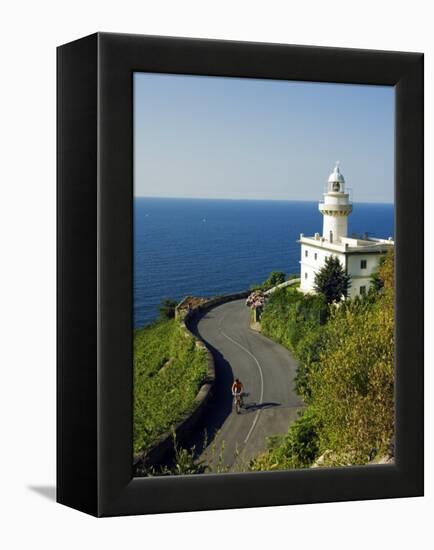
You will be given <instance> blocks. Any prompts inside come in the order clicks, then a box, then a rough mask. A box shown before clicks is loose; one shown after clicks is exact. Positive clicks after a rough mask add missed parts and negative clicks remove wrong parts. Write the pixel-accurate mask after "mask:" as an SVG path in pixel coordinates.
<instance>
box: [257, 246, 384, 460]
mask: <svg viewBox="0 0 434 550" xmlns="http://www.w3.org/2000/svg"><path fill="white" fill-rule="evenodd" d="M393 262H394V259H393V254H392V253H389V254H388V255H387V256H386V258H385V260H384V262H382V264H381V265H380V268H379V270H378V275H377V277H378V280H379V281H380V282H381V284H380V285H378V287H374V288H373V289H372V290H371V291H370V292H369V294H368V295H367V296H366V297H364V298H356V299H354V300H347V301H345V302H341V303H340V304H339V305H331V306H328V318H327V319H326V320H325V318H324V317H323V316H322V315H321V314H320V315H319V314H318V307H319V306H318V304H319V300H320V298H319V297H317V298H316V299H315V298H313V297H312V298H308V299H307V298H306V297H303V296H302V295H300V294H298V295H297V293H296V292H294V291H291V292H288V291H286V292H281V293H280V295H279V296H276V297H275V296H273V299H271V300H270V301H269V302H268V304H267V305H266V307H265V309H264V314H263V317H262V323H263V324H262V327H263V332H264V334H266V335H268V336H270V337H271V338H273V339H275V340H277V341H278V342H281V343H282V344H283V345H285V346H287V347H288V348H289V349H291V350H292V351H293V353H294V354H295V355H296V357H297V359H298V361H299V369H298V374H297V380H296V386H297V390H298V392H299V393H300V394H301V395H302V396H303V397H304V400H305V403H306V409H305V410H304V412H303V413H302V415H301V416H300V418H299V420H298V421H296V422H295V423H294V424H293V425H292V426H291V427H290V429H289V432H288V434H287V435H286V436H285V437H284V438H283V439H282V440H281V441H280V442H278V444H276V442H274V443H273V444H272V445H271V448H270V450H269V451H268V452H267V453H265V454H263V455H262V456H260V457H258V458H257V459H256V460H255V461H254V462H253V464H252V468H253V469H256V470H258V469H259V470H267V469H270V468H271V469H286V468H295V467H303V466H304V467H308V466H310V465H312V463H313V462H314V461H315V460H316V459H318V457H320V456H322V463H323V464H333V465H341V464H364V463H366V462H368V461H369V460H370V459H371V458H372V456H373V453H374V454H375V453H379V454H387V452H388V450H389V447H390V444H391V440H392V437H393V431H394V423H393V422H394V420H393V417H394V367H393V363H394V361H393V352H394V307H393V302H394V291H393V288H394V281H393V273H394V264H393ZM276 294H277V293H276ZM317 300H318V302H317ZM311 309H312V315H311V316H309V315H307V314H306V310H307V311H309V310H311ZM320 311H321V310H320ZM300 312H304V313H303V315H301V313H300Z"/></svg>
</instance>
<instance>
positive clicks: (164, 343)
mask: <svg viewBox="0 0 434 550" xmlns="http://www.w3.org/2000/svg"><path fill="white" fill-rule="evenodd" d="M206 376H207V356H206V352H205V351H204V350H203V349H201V348H198V347H197V346H196V344H195V340H194V339H193V337H192V336H190V335H187V334H186V333H185V331H184V330H183V329H182V328H181V326H180V324H179V323H178V321H176V320H175V319H170V320H162V321H159V322H157V323H154V324H153V325H150V326H147V327H145V328H143V329H140V330H136V331H135V333H134V452H135V453H137V452H140V451H146V449H148V448H149V447H150V446H151V445H152V444H153V443H154V442H155V441H156V440H157V439H158V437H159V436H160V435H161V434H163V433H164V432H165V431H166V430H168V429H169V428H170V427H171V426H172V425H173V424H175V423H177V422H178V421H179V420H181V419H182V417H183V416H184V415H185V414H186V413H187V412H188V411H190V410H191V409H192V408H193V405H194V399H195V397H196V394H197V392H198V390H199V388H200V386H201V385H202V383H203V382H204V380H205V378H206Z"/></svg>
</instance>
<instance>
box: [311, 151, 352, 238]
mask: <svg viewBox="0 0 434 550" xmlns="http://www.w3.org/2000/svg"><path fill="white" fill-rule="evenodd" d="M318 208H319V211H320V212H321V214H322V215H323V216H324V223H323V231H322V235H323V237H324V238H325V239H328V241H329V242H330V243H333V242H339V240H340V239H341V238H342V237H346V236H347V232H348V216H349V214H351V212H352V210H353V206H352V204H350V201H349V195H348V193H345V179H344V176H343V175H342V174H341V173H340V171H339V161H338V162H336V166H335V169H334V170H333V172H332V173H331V174H330V176H329V179H328V182H327V192H326V193H324V202H320V203H319V206H318Z"/></svg>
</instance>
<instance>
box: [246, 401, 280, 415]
mask: <svg viewBox="0 0 434 550" xmlns="http://www.w3.org/2000/svg"><path fill="white" fill-rule="evenodd" d="M273 407H280V403H273V402H271V401H270V402H268V403H246V404H245V405H244V407H243V409H242V410H243V411H244V412H246V413H251V412H254V411H259V410H263V409H271V408H273Z"/></svg>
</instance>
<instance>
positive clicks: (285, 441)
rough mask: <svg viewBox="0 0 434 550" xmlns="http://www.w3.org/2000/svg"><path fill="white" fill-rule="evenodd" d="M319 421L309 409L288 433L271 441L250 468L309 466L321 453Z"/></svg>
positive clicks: (273, 468)
mask: <svg viewBox="0 0 434 550" xmlns="http://www.w3.org/2000/svg"><path fill="white" fill-rule="evenodd" d="M318 432H319V421H318V418H317V416H316V414H315V412H314V411H313V410H307V411H306V412H305V413H304V414H302V415H301V416H300V417H299V418H298V419H297V420H296V421H295V422H294V423H293V424H292V425H291V427H290V428H289V430H288V433H287V435H285V436H284V437H282V438H280V439H279V438H274V439H271V441H270V449H269V450H268V451H267V452H266V453H263V454H262V455H259V456H258V457H256V458H255V459H254V460H253V461H252V463H251V465H250V469H251V470H254V471H261V470H288V469H292V468H306V467H309V466H310V465H311V464H312V463H313V462H314V460H315V459H316V458H317V456H318V453H319V436H318Z"/></svg>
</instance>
